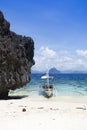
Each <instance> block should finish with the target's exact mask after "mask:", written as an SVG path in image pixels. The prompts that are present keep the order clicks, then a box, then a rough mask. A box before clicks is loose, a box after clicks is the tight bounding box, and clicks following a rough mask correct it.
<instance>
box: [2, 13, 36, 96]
mask: <svg viewBox="0 0 87 130" xmlns="http://www.w3.org/2000/svg"><path fill="white" fill-rule="evenodd" d="M33 56H34V41H33V40H32V38H30V37H25V36H21V35H17V34H16V33H14V32H12V31H10V23H9V22H8V21H7V20H5V19H4V16H3V13H2V12H1V11H0V98H5V97H7V96H8V92H9V90H15V89H16V88H20V87H22V86H23V85H25V84H26V83H27V82H29V81H30V76H29V73H30V71H31V67H32V65H34V60H33Z"/></svg>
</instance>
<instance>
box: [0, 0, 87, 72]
mask: <svg viewBox="0 0 87 130" xmlns="http://www.w3.org/2000/svg"><path fill="white" fill-rule="evenodd" d="M0 10H1V11H2V12H3V13H4V16H5V18H6V19H7V20H8V21H9V22H10V24H11V27H10V29H11V30H12V31H14V32H16V33H17V34H21V35H25V36H30V37H32V38H33V40H34V43H35V44H34V46H35V56H34V59H35V63H36V64H35V65H34V66H33V68H32V69H33V70H39V71H45V70H46V69H47V68H51V67H56V68H57V69H58V70H61V71H65V70H72V71H73V70H81V71H87V1H86V0H20V1H18V0H14V1H12V0H0Z"/></svg>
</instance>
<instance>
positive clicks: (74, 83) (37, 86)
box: [11, 74, 87, 96]
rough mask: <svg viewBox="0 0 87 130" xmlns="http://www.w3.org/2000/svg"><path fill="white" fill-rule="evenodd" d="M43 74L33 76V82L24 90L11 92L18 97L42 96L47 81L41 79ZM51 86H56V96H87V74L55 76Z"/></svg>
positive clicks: (51, 80)
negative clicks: (43, 86)
mask: <svg viewBox="0 0 87 130" xmlns="http://www.w3.org/2000/svg"><path fill="white" fill-rule="evenodd" d="M42 75H43V74H31V81H30V83H27V84H26V85H25V86H24V87H23V88H20V89H17V90H15V91H11V94H16V95H31V96H40V95H41V92H40V91H41V86H42V85H44V84H45V83H46V80H44V79H41V76H42ZM52 76H53V79H50V84H53V85H54V86H55V90H54V94H56V96H87V74H54V75H52Z"/></svg>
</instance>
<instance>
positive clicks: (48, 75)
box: [47, 71, 49, 86]
mask: <svg viewBox="0 0 87 130" xmlns="http://www.w3.org/2000/svg"><path fill="white" fill-rule="evenodd" d="M47 85H48V86H49V71H47Z"/></svg>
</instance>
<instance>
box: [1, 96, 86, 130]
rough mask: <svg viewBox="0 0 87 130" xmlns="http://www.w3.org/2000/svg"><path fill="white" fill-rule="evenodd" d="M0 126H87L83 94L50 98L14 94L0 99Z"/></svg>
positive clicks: (79, 129) (41, 129)
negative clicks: (12, 97)
mask: <svg viewBox="0 0 87 130" xmlns="http://www.w3.org/2000/svg"><path fill="white" fill-rule="evenodd" d="M23 110H24V111H23ZM55 126H56V127H55ZM0 127H1V128H2V130H5V129H12V128H13V129H17V128H18V129H21V130H24V129H26V130H27V129H30V130H36V129H37V130H49V129H52V130H53V129H54V128H55V130H58V129H59V130H71V129H72V130H83V129H84V130H87V96H78V97H71V96H58V97H52V98H50V99H46V98H44V97H43V96H38V97H34V96H33V97H30V96H28V97H22V96H19V97H18V98H16V99H15V96H14V99H9V100H0Z"/></svg>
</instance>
